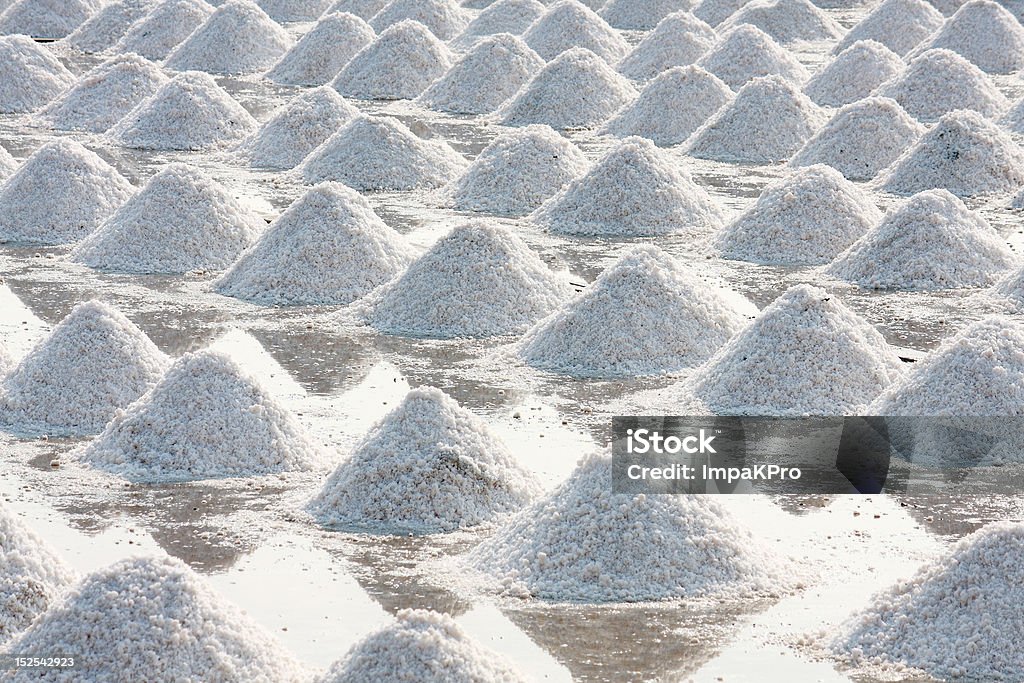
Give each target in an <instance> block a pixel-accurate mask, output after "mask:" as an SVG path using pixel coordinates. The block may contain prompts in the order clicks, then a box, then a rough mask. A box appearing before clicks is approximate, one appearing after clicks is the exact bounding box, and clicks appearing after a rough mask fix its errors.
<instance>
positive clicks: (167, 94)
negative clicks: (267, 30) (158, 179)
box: [109, 71, 256, 150]
mask: <svg viewBox="0 0 1024 683" xmlns="http://www.w3.org/2000/svg"><path fill="white" fill-rule="evenodd" d="M255 129H256V119H254V118H253V117H252V116H250V115H249V112H247V111H246V110H245V109H244V108H243V107H242V105H240V104H239V103H238V102H236V101H235V100H233V99H232V98H231V96H230V95H228V94H227V93H226V92H224V90H222V89H221V88H220V86H218V85H217V82H216V81H214V80H213V78H212V77H211V76H210V75H209V74H205V73H202V72H200V71H187V72H185V73H181V74H178V75H177V76H175V77H174V78H172V79H171V80H170V81H168V82H167V83H165V84H164V85H163V86H162V87H161V88H160V89H159V90H157V91H156V92H155V93H154V94H153V95H152V96H151V97H149V98H148V99H146V100H144V101H143V102H142V103H141V104H139V106H137V107H136V108H135V109H133V110H131V111H130V112H128V115H127V116H125V117H124V118H123V119H121V121H120V122H119V123H118V124H117V125H116V126H114V127H113V128H111V129H110V131H109V134H110V136H111V137H112V138H113V139H114V140H115V141H117V142H119V143H121V144H122V145H125V146H126V147H135V148H138V149H163V150H171V149H183V150H202V149H210V148H212V147H218V146H223V145H227V144H230V143H233V142H237V141H238V140H241V139H242V138H244V137H245V136H247V135H249V134H250V133H252V132H253V131H254V130H255Z"/></svg>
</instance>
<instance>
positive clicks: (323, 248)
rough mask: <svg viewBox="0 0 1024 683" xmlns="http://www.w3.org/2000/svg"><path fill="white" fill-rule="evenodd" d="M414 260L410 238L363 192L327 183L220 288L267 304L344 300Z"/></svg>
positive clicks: (295, 207)
mask: <svg viewBox="0 0 1024 683" xmlns="http://www.w3.org/2000/svg"><path fill="white" fill-rule="evenodd" d="M412 260H413V257H412V252H411V251H410V249H409V247H408V246H406V244H405V240H404V239H402V237H401V236H400V235H399V234H398V233H397V232H395V231H394V230H392V229H391V228H390V227H388V226H387V225H386V224H385V223H384V222H383V221H382V220H381V219H380V218H378V217H377V214H375V213H374V212H373V209H372V208H371V207H370V204H369V203H368V202H367V201H366V199H364V198H363V197H362V196H361V195H360V194H359V193H358V192H356V191H355V190H351V189H349V188H347V187H345V186H344V185H341V184H339V183H323V184H321V185H317V186H316V187H314V188H313V189H311V190H309V191H308V192H306V194H304V195H303V196H302V197H301V198H299V199H298V200H296V201H295V203H293V204H292V205H291V206H289V207H288V209H287V210H286V211H285V212H284V213H282V214H281V215H280V216H279V217H278V218H277V220H275V221H274V222H273V223H272V224H271V226H270V227H269V228H268V229H267V232H266V234H264V235H263V237H261V238H260V241H259V242H258V243H256V245H255V246H253V247H252V248H251V249H249V250H248V251H247V252H245V253H244V254H243V255H242V257H241V258H240V259H239V260H238V262H237V263H235V264H234V265H233V266H232V267H231V269H230V270H229V271H228V272H227V273H225V274H224V276H223V277H222V278H220V279H219V280H218V281H217V283H216V285H215V288H216V290H217V291H218V292H220V293H221V294H223V295H225V296H233V297H236V298H238V299H244V300H246V301H251V302H254V303H258V304H263V305H268V306H296V305H326V304H336V305H343V304H348V303H351V302H352V301H354V300H355V299H357V298H359V297H361V296H363V295H365V294H368V293H369V292H370V291H371V290H373V289H374V288H376V287H378V286H380V285H382V284H384V283H385V282H388V281H389V280H391V279H392V278H394V277H395V276H397V275H398V274H399V273H400V272H401V271H402V270H404V269H405V267H406V266H407V265H408V264H409V263H410V262H412Z"/></svg>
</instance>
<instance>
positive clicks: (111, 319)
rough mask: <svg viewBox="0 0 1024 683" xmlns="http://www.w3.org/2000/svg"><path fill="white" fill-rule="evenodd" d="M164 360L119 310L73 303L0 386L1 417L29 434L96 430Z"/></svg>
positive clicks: (151, 379)
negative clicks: (68, 310)
mask: <svg viewBox="0 0 1024 683" xmlns="http://www.w3.org/2000/svg"><path fill="white" fill-rule="evenodd" d="M169 365H170V360H169V359H168V358H167V356H165V355H164V354H163V353H161V352H160V350H159V349H157V348H156V346H154V345H153V342H151V341H150V340H149V338H148V337H146V335H145V334H144V333H143V332H142V330H140V329H139V328H138V327H136V326H135V325H134V324H133V323H132V322H131V321H130V320H128V318H126V317H125V316H124V315H123V314H121V313H120V312H118V311H117V310H115V309H114V308H112V307H110V306H109V305H107V304H105V303H102V302H100V301H90V302H87V303H84V304H79V305H78V306H75V308H74V309H73V310H72V311H71V313H69V314H68V315H67V317H65V318H64V319H63V320H61V321H60V323H59V324H58V325H57V326H56V327H55V328H53V331H52V332H50V334H49V335H48V336H47V337H46V338H44V339H43V340H42V341H41V342H39V344H38V345H36V347H35V348H33V349H32V351H31V352H29V354H28V355H27V356H25V358H24V359H23V360H22V361H21V363H19V364H18V366H17V367H16V368H15V369H14V370H12V371H11V373H10V374H9V375H8V376H7V377H5V378H4V380H3V383H0V422H3V423H4V424H7V425H9V426H12V427H13V428H14V429H15V430H16V431H18V432H22V433H27V434H47V435H67V434H95V433H98V432H100V431H102V430H103V426H104V425H105V424H106V423H107V422H108V421H109V420H110V419H111V418H112V417H114V415H115V414H116V413H117V412H118V410H120V409H122V408H125V407H127V406H128V405H129V404H131V403H132V402H133V401H135V400H136V399H137V398H139V396H141V395H142V394H144V393H145V392H146V391H147V390H148V389H149V388H150V387H152V386H153V385H154V384H155V383H156V382H157V380H158V379H160V376H161V375H162V374H163V373H164V371H165V370H166V369H167V367H168V366H169Z"/></svg>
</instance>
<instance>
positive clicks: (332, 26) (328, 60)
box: [266, 13, 377, 86]
mask: <svg viewBox="0 0 1024 683" xmlns="http://www.w3.org/2000/svg"><path fill="white" fill-rule="evenodd" d="M376 37H377V34H376V32H374V30H373V29H372V28H370V25H369V24H367V23H366V22H365V21H363V20H362V19H360V18H359V17H357V16H355V15H353V14H342V13H336V14H329V15H327V16H325V17H324V18H322V19H321V20H320V21H318V22H317V24H316V26H314V27H313V28H312V29H310V31H309V33H307V34H306V35H304V36H302V38H301V39H300V40H299V42H297V43H295V46H294V47H292V49H290V50H289V51H288V52H287V53H286V54H285V55H284V56H283V57H281V60H280V61H279V62H278V63H277V64H275V65H274V66H273V68H271V69H270V71H268V72H267V74H266V76H267V78H269V79H270V80H272V81H274V82H275V83H281V84H283V85H307V86H310V85H312V86H315V85H325V84H327V83H330V82H331V81H332V80H333V79H334V78H335V77H336V76H337V75H338V74H339V73H341V70H342V69H343V68H345V65H346V64H348V63H349V62H350V61H352V58H353V57H355V56H356V54H358V53H359V51H360V50H362V49H363V48H364V47H366V46H367V45H369V44H370V43H372V42H373V40H374V38H376Z"/></svg>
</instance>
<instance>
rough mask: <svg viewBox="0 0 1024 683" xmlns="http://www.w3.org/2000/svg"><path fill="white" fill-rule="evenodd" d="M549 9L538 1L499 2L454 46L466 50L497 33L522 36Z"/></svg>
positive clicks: (499, 0)
mask: <svg viewBox="0 0 1024 683" xmlns="http://www.w3.org/2000/svg"><path fill="white" fill-rule="evenodd" d="M546 11H547V8H546V7H545V6H544V5H543V4H541V3H540V2H538V0H498V2H495V3H494V4H492V5H491V6H490V7H488V8H487V9H485V10H484V11H483V12H481V13H480V14H479V15H478V16H477V18H476V19H474V20H473V21H471V22H469V26H467V27H466V30H465V31H463V32H462V35H460V36H459V37H458V38H456V39H455V40H454V41H453V42H452V44H453V45H454V46H456V47H460V48H465V47H469V46H471V45H472V44H473V43H474V42H475V41H476V40H479V39H480V38H484V37H486V36H491V35H494V34H496V33H511V34H512V35H516V36H520V35H522V34H523V33H525V32H526V30H527V29H528V28H530V26H531V25H532V24H533V22H535V21H536V20H537V19H539V18H540V17H541V16H542V15H543V14H544V12H546Z"/></svg>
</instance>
